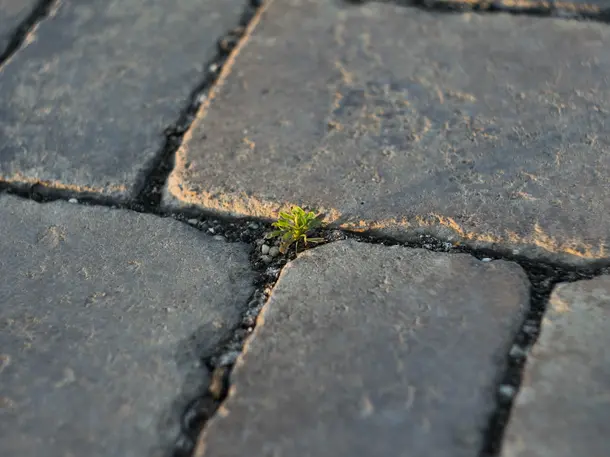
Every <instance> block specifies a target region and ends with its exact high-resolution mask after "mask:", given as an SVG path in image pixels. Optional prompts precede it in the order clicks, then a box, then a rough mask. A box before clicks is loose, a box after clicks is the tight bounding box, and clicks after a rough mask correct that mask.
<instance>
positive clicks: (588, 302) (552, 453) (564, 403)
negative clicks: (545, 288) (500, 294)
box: [502, 276, 610, 457]
mask: <svg viewBox="0 0 610 457" xmlns="http://www.w3.org/2000/svg"><path fill="white" fill-rule="evenodd" d="M609 328H610V276H601V277H598V278H596V279H593V280H590V281H579V282H576V283H572V284H562V285H559V286H557V287H556V289H555V290H554V291H553V294H552V296H551V300H550V306H549V310H548V311H547V314H546V315H545V318H544V321H543V324H542V331H541V334H540V338H539V339H538V342H537V343H536V345H535V346H534V347H533V349H532V351H531V354H530V355H529V357H528V361H527V365H526V369H525V374H524V379H523V384H522V386H521V390H520V392H519V394H518V395H517V397H516V399H515V405H514V407H513V408H514V409H513V412H512V418H511V421H510V423H509V425H508V428H507V431H506V437H505V442H504V449H503V452H502V457H573V456H576V455H586V456H590V457H603V456H607V455H608V435H609V434H610V353H609V352H608V347H610V332H609V331H608V329H609Z"/></svg>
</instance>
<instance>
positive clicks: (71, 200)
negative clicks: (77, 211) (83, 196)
mask: <svg viewBox="0 0 610 457" xmlns="http://www.w3.org/2000/svg"><path fill="white" fill-rule="evenodd" d="M68 203H78V200H77V199H76V198H71V199H70V200H68Z"/></svg>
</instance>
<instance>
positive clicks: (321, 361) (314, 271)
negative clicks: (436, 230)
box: [196, 241, 528, 457]
mask: <svg viewBox="0 0 610 457" xmlns="http://www.w3.org/2000/svg"><path fill="white" fill-rule="evenodd" d="M527 302H528V281H527V279H526V277H525V274H524V273H523V271H522V270H521V269H520V267H519V266H517V265H516V264H513V263H507V262H501V261H499V262H492V263H483V262H480V261H478V260H477V259H475V258H473V257H470V256H468V255H449V254H438V253H432V252H429V251H424V250H411V249H407V248H403V247H392V248H391V247H385V246H379V245H369V244H359V243H356V242H352V241H344V242H338V243H333V244H331V245H326V246H323V247H320V248H317V249H315V250H313V251H308V252H306V253H304V254H302V255H301V256H300V257H299V258H298V259H297V260H296V261H294V262H292V263H290V264H288V265H287V266H286V267H285V269H284V270H283V272H282V275H281V277H280V280H279V282H278V283H277V285H276V287H275V289H274V290H273V293H272V295H271V297H270V299H269V301H268V303H267V304H266V305H265V308H264V309H263V311H262V313H263V314H262V315H261V316H260V317H259V320H258V325H257V327H256V329H255V332H254V335H253V336H252V338H251V340H250V341H249V342H248V344H247V346H246V349H245V353H244V355H243V356H242V358H241V359H240V360H239V362H238V365H237V366H236V369H235V372H234V376H233V379H232V384H233V385H232V389H231V392H230V396H229V398H228V400H227V401H226V403H225V404H224V406H223V408H222V409H221V410H220V412H219V414H218V415H217V416H216V417H215V418H214V419H212V421H211V422H210V423H209V425H208V427H207V428H206V431H205V432H204V435H202V438H201V440H200V443H199V446H198V450H197V452H196V455H197V457H203V456H205V457H229V456H230V457H233V456H238V455H261V456H262V455H265V456H267V455H268V456H271V455H273V456H293V457H305V456H307V457H311V456H317V457H331V456H332V457H347V456H350V457H352V456H354V457H359V456H362V457H369V456H382V455H383V456H390V455H391V456H396V457H406V456H409V457H424V456H425V457H428V456H432V455H433V456H435V457H466V456H468V457H471V456H473V455H476V453H477V452H478V449H479V447H480V445H481V440H482V436H483V430H484V428H485V426H486V425H487V423H488V419H489V417H488V416H489V414H490V412H491V411H492V410H493V408H494V406H495V400H494V387H495V384H496V381H497V378H498V375H499V374H500V373H501V371H502V367H503V365H504V362H505V358H506V354H507V351H508V348H509V345H510V342H511V341H512V339H513V334H514V332H515V330H516V328H517V327H518V325H519V323H520V322H521V320H522V317H523V315H524V311H525V309H526V307H527Z"/></svg>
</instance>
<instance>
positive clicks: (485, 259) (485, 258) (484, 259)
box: [481, 257, 491, 262]
mask: <svg viewBox="0 0 610 457" xmlns="http://www.w3.org/2000/svg"><path fill="white" fill-rule="evenodd" d="M481 262H491V259H490V258H489V257H483V258H482V259H481Z"/></svg>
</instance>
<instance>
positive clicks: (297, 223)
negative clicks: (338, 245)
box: [268, 206, 324, 254]
mask: <svg viewBox="0 0 610 457" xmlns="http://www.w3.org/2000/svg"><path fill="white" fill-rule="evenodd" d="M322 217H323V215H322V214H319V215H317V216H316V214H315V213H314V212H313V211H305V210H304V209H303V208H301V207H300V206H293V207H292V209H291V210H290V212H281V213H280V217H279V218H278V220H277V221H276V222H274V223H273V224H272V225H273V227H275V229H276V230H274V231H273V232H271V233H270V234H269V235H268V238H275V237H279V238H280V240H281V242H280V252H281V253H282V254H284V253H285V252H286V251H287V250H288V248H289V247H290V246H291V245H292V244H294V245H295V250H296V251H297V252H298V250H299V243H300V242H302V243H303V245H304V247H307V243H312V244H317V243H321V242H322V241H324V238H320V237H317V238H316V237H311V236H309V238H308V237H307V235H308V234H309V235H311V232H312V231H313V230H314V229H316V228H318V227H321V226H322V220H321V219H322Z"/></svg>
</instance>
